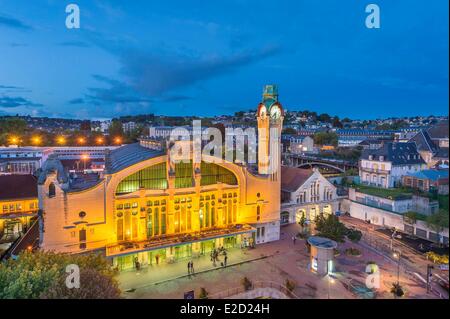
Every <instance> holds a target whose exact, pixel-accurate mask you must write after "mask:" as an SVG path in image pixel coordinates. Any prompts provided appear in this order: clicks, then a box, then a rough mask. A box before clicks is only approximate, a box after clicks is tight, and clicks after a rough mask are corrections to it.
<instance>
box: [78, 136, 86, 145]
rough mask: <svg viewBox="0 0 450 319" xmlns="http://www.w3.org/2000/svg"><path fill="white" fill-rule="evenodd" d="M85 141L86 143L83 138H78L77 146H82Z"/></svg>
mask: <svg viewBox="0 0 450 319" xmlns="http://www.w3.org/2000/svg"><path fill="white" fill-rule="evenodd" d="M85 141H86V140H85V139H84V138H83V137H79V138H78V143H79V144H84V142H85Z"/></svg>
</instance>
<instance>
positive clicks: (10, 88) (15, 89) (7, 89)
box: [0, 84, 31, 93]
mask: <svg viewBox="0 0 450 319" xmlns="http://www.w3.org/2000/svg"><path fill="white" fill-rule="evenodd" d="M0 91H3V93H29V92H31V90H30V89H27V88H24V87H21V86H15V85H1V84H0Z"/></svg>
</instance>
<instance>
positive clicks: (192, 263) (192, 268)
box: [191, 260, 195, 274]
mask: <svg viewBox="0 0 450 319" xmlns="http://www.w3.org/2000/svg"><path fill="white" fill-rule="evenodd" d="M194 272H195V271H194V262H193V261H192V260H191V273H192V274H193V273H194Z"/></svg>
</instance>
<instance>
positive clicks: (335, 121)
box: [332, 116, 344, 128]
mask: <svg viewBox="0 0 450 319" xmlns="http://www.w3.org/2000/svg"><path fill="white" fill-rule="evenodd" d="M332 124H333V127H337V128H343V127H344V125H343V124H342V123H341V121H339V117H337V116H335V117H334V118H333V123H332Z"/></svg>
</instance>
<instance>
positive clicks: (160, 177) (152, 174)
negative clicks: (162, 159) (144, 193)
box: [116, 163, 167, 194]
mask: <svg viewBox="0 0 450 319" xmlns="http://www.w3.org/2000/svg"><path fill="white" fill-rule="evenodd" d="M140 188H143V189H166V188H167V179H166V163H161V164H156V165H153V166H150V167H147V168H144V169H143V170H140V171H138V172H136V173H134V174H132V175H130V176H128V177H126V178H125V179H123V180H122V181H121V182H120V183H119V185H118V186H117V189H116V194H126V193H132V192H135V191H137V190H138V189H140Z"/></svg>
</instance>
